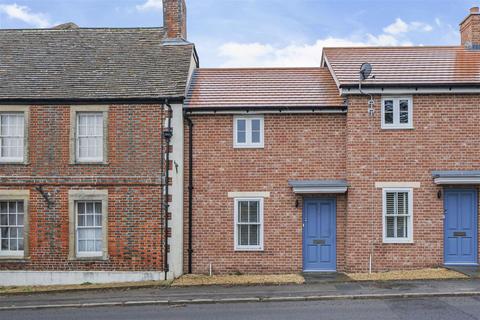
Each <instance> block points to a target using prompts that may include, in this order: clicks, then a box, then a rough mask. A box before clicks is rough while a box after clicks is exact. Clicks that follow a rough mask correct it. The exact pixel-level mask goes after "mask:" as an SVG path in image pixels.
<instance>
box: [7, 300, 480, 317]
mask: <svg viewBox="0 0 480 320" xmlns="http://www.w3.org/2000/svg"><path fill="white" fill-rule="evenodd" d="M0 319H2V320H3V319H5V320H7V319H8V320H17V319H18V320H20V319H22V320H57V319H58V320H60V319H62V320H66V319H71V320H77V319H78V320H85V319H88V320H95V319H102V320H111V319H112V320H113V319H115V320H117V319H121V320H137V319H138V320H140V319H141V320H151V319H152V320H153V319H169V320H175V319H182V320H183V319H195V320H203V319H205V320H215V319H227V320H237V319H276V320H279V319H288V320H292V319H293V320H302V319H322V320H328V319H335V320H341V319H355V320H362V319H368V320H371V319H382V320H389V319H396V320H398V319H415V320H417V319H418V320H428V319H432V320H441V319H454V320H463V319H480V297H478V296H476V297H448V298H447V297H445V298H423V299H386V300H331V301H311V302H281V303H266V302H265V303H236V304H202V305H178V306H127V307H98V308H81V309H68V308H67V309H43V310H15V311H0Z"/></svg>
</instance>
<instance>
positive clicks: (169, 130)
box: [163, 100, 173, 280]
mask: <svg viewBox="0 0 480 320" xmlns="http://www.w3.org/2000/svg"><path fill="white" fill-rule="evenodd" d="M165 105H166V106H167V108H168V125H167V128H166V129H165V130H164V131H163V137H164V138H165V140H166V145H167V152H166V156H165V162H166V170H165V171H166V172H165V200H164V201H165V203H164V210H165V220H164V228H165V230H164V232H165V243H164V248H163V261H164V262H163V264H164V266H163V269H164V272H165V280H167V274H168V271H169V267H168V208H169V205H168V199H169V195H168V186H169V181H168V180H169V171H170V140H171V139H172V136H173V132H172V106H171V105H170V104H169V103H168V100H165Z"/></svg>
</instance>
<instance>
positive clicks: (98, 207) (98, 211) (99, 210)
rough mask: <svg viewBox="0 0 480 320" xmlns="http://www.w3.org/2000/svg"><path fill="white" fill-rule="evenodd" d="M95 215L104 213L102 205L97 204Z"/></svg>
mask: <svg viewBox="0 0 480 320" xmlns="http://www.w3.org/2000/svg"><path fill="white" fill-rule="evenodd" d="M95 213H102V203H101V202H95Z"/></svg>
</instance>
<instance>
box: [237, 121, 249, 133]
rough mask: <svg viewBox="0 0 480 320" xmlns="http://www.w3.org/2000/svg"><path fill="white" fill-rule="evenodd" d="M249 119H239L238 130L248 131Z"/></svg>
mask: <svg viewBox="0 0 480 320" xmlns="http://www.w3.org/2000/svg"><path fill="white" fill-rule="evenodd" d="M246 124H247V121H246V120H245V119H238V120H237V130H238V131H247V126H246Z"/></svg>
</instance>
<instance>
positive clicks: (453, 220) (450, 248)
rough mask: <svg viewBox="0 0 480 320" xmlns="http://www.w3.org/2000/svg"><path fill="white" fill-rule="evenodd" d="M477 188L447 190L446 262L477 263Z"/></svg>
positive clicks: (456, 263) (454, 263)
mask: <svg viewBox="0 0 480 320" xmlns="http://www.w3.org/2000/svg"><path fill="white" fill-rule="evenodd" d="M477 208H478V206H477V190H475V189H446V190H445V243H444V247H445V248H444V251H445V264H451V265H475V264H477V243H478V240H477V236H478V235H477Z"/></svg>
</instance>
